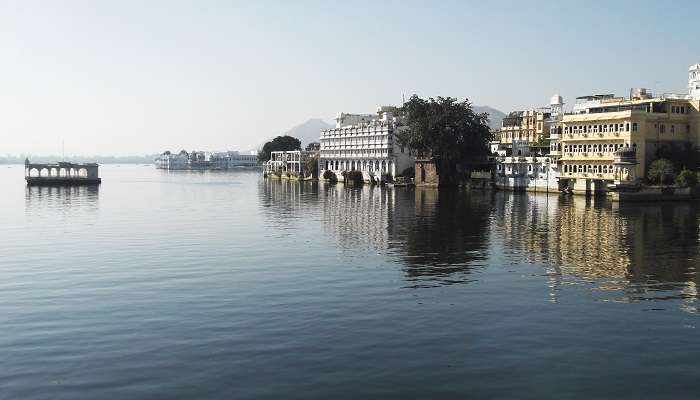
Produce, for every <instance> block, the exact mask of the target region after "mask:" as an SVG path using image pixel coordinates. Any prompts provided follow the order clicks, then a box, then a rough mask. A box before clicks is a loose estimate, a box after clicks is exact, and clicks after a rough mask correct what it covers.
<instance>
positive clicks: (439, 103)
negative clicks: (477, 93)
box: [397, 95, 493, 164]
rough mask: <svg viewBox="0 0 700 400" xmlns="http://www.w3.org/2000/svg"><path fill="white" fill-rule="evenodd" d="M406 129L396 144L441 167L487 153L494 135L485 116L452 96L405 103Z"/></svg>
mask: <svg viewBox="0 0 700 400" xmlns="http://www.w3.org/2000/svg"><path fill="white" fill-rule="evenodd" d="M402 112H403V114H404V118H405V124H406V126H407V128H406V129H403V130H402V131H400V132H399V133H398V135H397V136H398V140H399V143H400V144H402V145H405V146H407V147H409V148H411V149H412V150H414V151H415V152H416V153H417V154H418V155H420V156H424V157H436V158H439V159H440V160H441V163H443V164H457V163H459V162H461V161H464V160H468V159H469V158H470V157H474V156H482V155H487V154H489V146H488V143H489V141H490V140H492V138H493V135H492V133H491V130H490V129H489V126H488V114H486V113H483V114H477V113H475V112H474V110H473V109H472V106H471V104H470V103H469V101H468V100H466V99H465V100H464V101H458V100H457V99H455V98H452V97H437V98H436V99H434V98H432V97H431V98H429V99H427V100H424V99H421V98H420V97H418V96H417V95H413V96H411V98H410V99H409V100H408V101H407V102H406V103H404V105H403V108H402Z"/></svg>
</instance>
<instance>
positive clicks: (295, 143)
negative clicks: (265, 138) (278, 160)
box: [258, 135, 301, 162]
mask: <svg viewBox="0 0 700 400" xmlns="http://www.w3.org/2000/svg"><path fill="white" fill-rule="evenodd" d="M292 150H301V141H300V140H299V139H297V138H295V137H292V136H287V135H285V136H277V137H276V138H274V139H272V140H271V141H269V142H267V143H265V144H264V145H263V147H262V150H260V151H258V161H260V162H265V161H268V160H269V159H270V157H271V156H270V153H272V152H273V151H292Z"/></svg>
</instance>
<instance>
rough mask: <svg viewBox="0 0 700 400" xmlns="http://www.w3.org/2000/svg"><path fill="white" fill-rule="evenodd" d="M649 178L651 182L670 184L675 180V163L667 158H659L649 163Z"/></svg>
mask: <svg viewBox="0 0 700 400" xmlns="http://www.w3.org/2000/svg"><path fill="white" fill-rule="evenodd" d="M647 178H648V179H649V181H650V182H651V183H656V184H659V183H661V184H666V185H667V184H670V183H672V182H673V178H674V176H673V163H672V162H670V161H668V160H667V159H665V158H659V159H658V160H654V162H652V163H651V165H649V171H647Z"/></svg>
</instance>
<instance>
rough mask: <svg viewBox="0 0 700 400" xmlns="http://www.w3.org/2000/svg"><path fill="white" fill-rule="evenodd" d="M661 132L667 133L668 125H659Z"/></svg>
mask: <svg viewBox="0 0 700 400" xmlns="http://www.w3.org/2000/svg"><path fill="white" fill-rule="evenodd" d="M659 133H666V125H664V124H661V126H660V127H659Z"/></svg>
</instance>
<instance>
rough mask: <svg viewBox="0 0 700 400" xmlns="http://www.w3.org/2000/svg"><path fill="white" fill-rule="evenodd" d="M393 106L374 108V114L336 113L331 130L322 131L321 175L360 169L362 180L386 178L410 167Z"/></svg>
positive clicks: (410, 163) (400, 124)
mask: <svg viewBox="0 0 700 400" xmlns="http://www.w3.org/2000/svg"><path fill="white" fill-rule="evenodd" d="M396 111H397V109H396V107H391V106H380V107H377V113H376V114H345V113H339V114H338V115H337V116H336V118H335V120H336V126H335V128H334V129H328V130H325V131H323V132H321V138H320V143H321V146H320V162H319V168H320V170H321V174H322V173H323V172H324V171H326V170H328V171H331V172H333V173H335V174H336V175H340V174H341V173H342V172H343V171H353V170H357V171H361V172H362V174H363V176H364V178H365V180H366V181H370V180H372V179H375V180H387V179H389V180H390V179H392V178H393V177H395V176H397V175H399V174H401V173H402V172H403V171H404V170H405V169H406V168H410V167H412V166H413V163H414V161H415V158H414V157H413V155H412V154H411V152H410V150H409V149H408V148H406V147H404V146H401V145H399V143H398V142H397V140H396V135H397V132H399V131H400V130H401V129H404V127H403V126H402V123H401V118H400V116H398V115H397V114H396Z"/></svg>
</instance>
